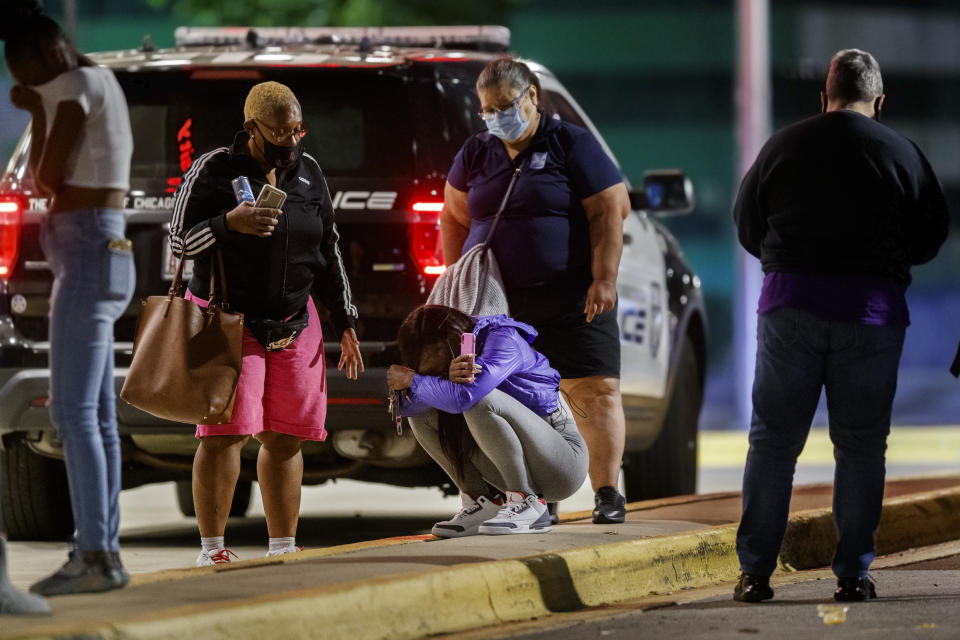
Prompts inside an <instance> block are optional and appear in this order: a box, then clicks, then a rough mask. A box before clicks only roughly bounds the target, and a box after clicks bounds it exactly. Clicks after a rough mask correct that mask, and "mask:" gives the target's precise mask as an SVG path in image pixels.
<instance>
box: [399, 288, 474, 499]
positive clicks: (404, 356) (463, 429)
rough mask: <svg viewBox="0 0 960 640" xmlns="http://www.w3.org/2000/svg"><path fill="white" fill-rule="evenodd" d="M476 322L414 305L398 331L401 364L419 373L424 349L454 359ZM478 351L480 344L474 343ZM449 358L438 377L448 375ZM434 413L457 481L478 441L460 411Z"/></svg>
mask: <svg viewBox="0 0 960 640" xmlns="http://www.w3.org/2000/svg"><path fill="white" fill-rule="evenodd" d="M476 324H477V323H476V321H475V320H474V319H473V318H471V317H470V316H468V315H467V314H465V313H463V312H462V311H459V310H457V309H454V308H452V307H444V306H440V305H431V304H427V305H423V306H420V307H417V308H416V309H414V310H413V311H411V312H410V315H408V316H407V318H406V319H405V320H404V321H403V324H401V325H400V331H399V332H398V333H397V346H398V347H399V348H400V359H401V360H402V362H403V365H404V366H405V367H409V368H410V369H413V370H414V371H416V372H418V373H420V368H421V360H422V359H423V356H424V353H426V352H437V353H440V354H446V353H449V354H450V360H453V358H454V354H458V353H459V352H460V336H461V335H462V334H464V333H469V332H471V331H473V328H474V327H475V326H476ZM479 350H480V345H478V346H477V351H478V352H479ZM450 360H448V361H447V364H446V367H445V369H446V370H445V371H444V372H443V374H442V375H441V376H440V377H442V378H447V377H448V376H449V369H450ZM437 414H438V416H437V427H438V429H439V437H440V448H441V449H442V450H443V452H444V454H446V456H447V457H448V458H449V459H450V460H451V461H452V462H453V467H454V469H455V471H456V473H457V476H459V477H457V478H453V480H454V481H455V482H458V483H459V482H460V481H461V479H462V478H463V469H464V467H465V466H466V464H467V461H468V460H469V459H470V457H471V456H472V455H473V454H474V452H475V451H476V450H477V443H476V441H475V440H474V439H473V436H471V435H470V431H469V430H468V429H467V423H466V421H465V420H464V419H463V414H460V413H457V414H452V413H447V412H445V411H437ZM473 497H474V498H476V497H477V496H473Z"/></svg>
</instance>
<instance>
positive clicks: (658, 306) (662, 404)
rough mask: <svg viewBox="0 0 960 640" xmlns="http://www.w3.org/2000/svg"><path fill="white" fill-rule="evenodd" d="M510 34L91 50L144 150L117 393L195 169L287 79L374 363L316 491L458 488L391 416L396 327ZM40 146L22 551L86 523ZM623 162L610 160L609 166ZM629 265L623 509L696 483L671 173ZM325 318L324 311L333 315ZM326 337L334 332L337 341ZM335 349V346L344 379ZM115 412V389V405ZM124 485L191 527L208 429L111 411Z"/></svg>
mask: <svg viewBox="0 0 960 640" xmlns="http://www.w3.org/2000/svg"><path fill="white" fill-rule="evenodd" d="M509 37H510V34H509V31H508V30H507V29H505V28H503V27H486V26H484V27H427V28H421V27H417V28H353V29H331V28H265V29H259V28H258V29H257V30H256V31H254V30H250V29H247V28H179V29H178V30H177V32H176V46H175V47H174V48H172V49H165V50H155V49H154V48H153V47H152V46H151V45H150V43H149V42H148V41H145V43H144V46H143V47H141V48H140V49H137V50H128V51H117V52H109V53H99V54H93V55H92V56H91V57H92V58H93V59H94V60H95V61H96V62H97V63H98V64H100V65H103V66H105V67H107V68H110V69H112V70H113V71H114V72H115V73H116V75H117V78H118V79H119V81H120V84H121V86H122V87H123V89H124V92H125V93H126V96H127V100H128V102H129V106H130V118H131V121H132V126H133V135H134V144H135V151H134V156H133V163H132V170H131V180H130V183H131V190H130V193H129V195H128V197H127V200H126V211H127V215H128V237H129V238H130V240H132V241H133V245H134V253H135V259H136V268H137V291H136V296H135V299H134V301H133V302H132V303H131V305H130V308H128V309H127V311H126V313H125V314H124V316H123V317H122V318H121V319H120V320H119V321H118V322H117V325H116V340H117V342H116V365H117V368H116V385H117V389H118V390H119V388H120V386H121V385H122V383H123V377H124V375H125V373H126V367H127V366H128V365H129V363H130V357H131V349H132V340H133V337H134V333H135V330H136V324H137V311H138V309H139V307H140V305H139V303H138V300H139V299H140V298H142V297H145V296H148V295H157V294H162V293H163V292H165V291H166V289H167V287H168V286H169V283H170V280H171V278H172V277H173V273H174V268H175V261H174V258H173V256H172V254H171V251H170V248H169V245H168V243H167V225H168V223H169V221H170V209H171V207H172V202H173V193H174V191H175V189H176V187H177V185H178V184H179V183H180V179H181V176H182V175H183V174H184V172H186V171H187V169H189V168H190V166H191V163H193V162H194V161H195V160H196V159H197V158H198V157H199V156H200V155H201V154H202V153H204V152H206V151H208V150H210V149H212V148H214V147H218V146H221V145H223V144H225V141H226V142H228V141H230V140H231V139H232V138H233V135H234V133H235V132H236V131H237V130H239V129H240V128H241V125H242V122H243V113H242V108H243V102H244V97H245V96H246V93H247V91H248V90H249V89H250V87H251V86H252V85H253V84H255V83H257V82H261V81H264V80H276V81H279V82H282V83H284V84H287V85H289V86H290V87H291V88H292V89H293V91H294V92H295V93H296V95H297V97H298V98H299V99H300V101H301V103H302V105H303V115H304V121H305V124H306V127H307V129H308V130H309V136H308V137H307V138H306V139H305V141H304V142H305V144H306V148H307V150H308V151H309V152H310V153H311V155H313V156H314V157H315V158H316V159H317V160H318V162H319V163H320V166H321V167H322V168H323V171H324V173H325V175H326V177H327V181H328V184H329V187H330V190H331V194H332V196H333V205H334V208H335V209H336V215H337V224H338V227H339V232H340V248H341V251H342V253H343V261H344V265H345V267H346V269H347V271H348V275H349V277H350V283H351V287H352V290H353V296H354V300H353V301H354V304H355V305H356V307H357V309H358V311H359V322H358V324H357V334H358V336H359V338H360V340H361V344H360V348H361V350H362V352H363V357H364V361H365V363H366V367H367V369H366V373H364V374H363V375H362V376H361V378H360V381H359V382H348V381H347V380H346V379H345V378H344V376H343V375H342V374H339V373H337V372H336V367H335V366H330V367H329V368H328V372H329V376H330V379H329V410H328V413H327V423H326V424H327V429H328V431H329V434H330V435H329V437H328V438H327V440H326V442H307V443H304V447H303V450H304V462H305V469H304V482H305V483H307V484H316V483H322V482H325V481H326V480H330V479H334V478H351V479H356V480H366V481H371V482H382V483H388V484H394V485H401V486H438V487H440V488H441V489H443V490H444V491H446V492H450V493H453V492H455V488H454V487H453V486H452V485H451V483H450V481H449V479H448V478H447V477H446V476H445V475H444V474H443V472H442V471H441V470H440V468H439V467H438V466H436V465H435V464H434V463H433V462H432V461H431V460H430V458H429V457H428V456H427V455H426V454H425V453H424V451H423V450H422V449H421V448H420V447H419V446H418V444H417V442H416V440H415V439H414V438H413V436H412V435H411V434H410V431H409V430H405V432H404V434H403V435H402V436H399V437H398V436H397V435H396V432H395V428H394V425H393V424H392V423H391V421H390V419H389V415H388V413H387V410H386V405H385V396H386V383H385V373H386V368H387V367H388V366H389V365H390V364H392V363H394V362H397V361H398V360H399V356H398V352H397V349H396V346H395V342H394V341H395V337H396V333H397V328H398V327H399V325H400V322H401V321H402V320H403V318H404V317H405V316H406V314H407V313H408V312H409V311H410V310H411V309H412V308H413V307H414V306H416V305H418V304H420V303H422V302H424V301H425V300H426V297H427V294H428V293H429V292H430V289H431V287H432V286H433V283H434V282H435V280H436V277H437V276H438V275H439V274H440V273H442V272H443V270H444V266H443V259H442V253H441V248H440V241H439V240H440V238H439V227H438V217H439V215H440V212H441V210H442V209H443V197H442V195H443V186H444V180H445V177H446V172H447V171H448V169H449V168H450V166H451V164H452V161H453V157H454V155H455V154H456V152H457V151H458V150H459V148H460V146H461V144H462V143H463V142H464V141H465V140H466V139H467V137H469V136H470V135H471V134H473V133H475V132H476V131H478V130H480V128H481V127H482V126H483V124H482V122H481V121H480V120H479V119H478V118H477V116H476V113H477V112H478V110H479V105H478V102H477V98H476V96H475V93H474V82H475V80H476V78H477V76H478V74H479V72H480V70H481V69H482V68H483V66H484V65H485V64H486V63H487V62H489V61H490V60H492V59H494V58H496V57H497V56H498V55H503V52H505V51H507V49H508V48H509ZM531 66H532V68H533V69H534V70H535V72H536V73H537V74H538V75H539V76H540V79H541V83H542V85H543V89H544V93H545V102H546V103H547V104H548V105H550V108H551V110H552V111H553V113H551V114H550V115H551V116H552V117H556V118H561V119H564V120H567V121H569V122H572V123H574V124H577V125H579V126H582V127H585V128H587V129H589V130H590V131H591V132H592V133H593V134H594V135H595V136H596V137H597V138H598V139H599V140H600V141H601V144H602V143H603V139H602V138H601V136H600V135H599V133H598V132H597V130H596V128H595V127H594V126H593V125H592V124H591V122H590V120H589V119H588V118H587V116H586V114H584V112H583V111H582V110H581V109H580V107H579V106H578V105H577V103H576V102H575V101H574V99H573V98H572V97H571V96H570V94H569V93H568V92H567V91H566V90H565V89H564V87H563V85H561V84H560V82H559V81H558V80H557V79H556V78H555V77H554V76H553V75H552V74H551V73H550V72H549V71H548V70H547V69H545V68H543V67H542V66H539V65H536V64H534V63H531ZM29 145H30V131H29V128H28V129H27V131H26V132H25V133H24V135H23V137H22V138H21V140H20V143H19V145H18V146H17V147H16V150H15V151H14V154H13V157H12V158H11V159H10V161H9V164H8V165H7V168H6V171H5V172H4V173H3V175H2V177H0V455H2V464H3V470H4V474H5V477H4V478H3V483H2V484H3V493H2V507H3V515H4V520H5V522H6V526H7V529H8V532H9V535H10V536H11V537H12V538H14V539H58V538H60V539H62V538H63V537H65V536H66V535H67V534H68V533H69V532H70V531H72V529H73V523H72V517H71V511H70V503H69V497H68V490H67V480H66V474H65V471H64V465H63V461H62V460H63V449H62V445H61V443H60V441H59V439H58V438H57V434H56V433H55V431H54V430H53V428H52V426H51V424H50V419H49V415H48V412H47V401H48V383H49V370H48V364H47V361H48V354H49V341H48V335H47V330H48V325H47V312H48V308H49V303H48V296H49V294H50V287H51V283H52V274H51V272H50V270H49V267H48V265H47V262H46V261H45V259H44V256H43V253H42V252H41V250H40V245H39V243H38V240H37V233H38V223H39V221H40V220H41V219H42V218H43V216H44V215H46V214H45V211H46V207H47V202H46V200H45V199H43V198H41V197H39V196H38V195H37V194H36V192H35V190H34V188H33V185H32V184H31V180H30V175H29V172H28V170H27V159H28V155H29ZM611 155H612V154H611ZM631 202H632V204H633V209H634V212H633V214H632V215H631V216H630V217H629V218H628V219H627V220H626V222H625V225H624V238H623V245H624V246H623V259H622V262H621V265H620V276H619V284H618V293H619V296H620V307H619V308H620V327H621V331H622V336H621V345H622V355H623V358H622V360H623V369H622V389H623V398H624V403H625V409H626V417H627V452H626V454H625V456H624V475H625V483H626V493H627V497H628V499H630V500H637V499H642V498H653V497H659V496H667V495H675V494H681V493H690V492H693V491H694V489H695V480H696V434H697V419H698V416H699V412H700V404H701V399H702V395H703V380H704V370H705V366H706V362H705V353H706V348H705V347H706V345H705V334H706V331H705V316H704V305H703V299H702V296H701V292H700V289H699V287H700V282H699V279H698V278H697V277H696V275H694V274H693V272H692V271H691V269H690V267H689V266H688V265H687V264H686V262H685V261H684V258H683V254H682V252H681V251H680V248H679V246H678V245H677V243H676V241H675V240H674V239H673V237H672V236H671V235H670V234H669V233H668V232H667V231H666V230H665V229H664V228H663V227H662V226H661V225H660V224H659V223H658V222H656V221H655V220H653V219H652V217H654V216H657V215H665V214H676V213H685V212H688V211H689V210H691V209H692V190H691V188H690V183H689V181H688V180H686V178H685V177H684V176H683V174H681V173H679V172H669V171H668V172H663V171H661V172H648V173H647V175H646V176H645V179H644V185H643V188H641V189H639V190H636V191H632V192H631ZM321 313H323V310H321ZM325 331H326V332H327V335H332V333H331V332H330V327H329V325H325ZM338 349H339V345H337V343H336V341H331V344H329V345H328V353H327V356H328V358H330V359H331V364H332V365H335V362H336V360H335V359H336V357H337V356H338ZM118 397H119V395H118ZM117 410H118V418H119V427H120V434H121V438H122V442H123V486H124V488H130V487H136V486H139V485H142V484H146V483H152V482H164V481H171V480H173V481H176V483H177V495H178V499H179V503H180V507H181V509H182V510H183V511H184V513H186V514H187V515H192V512H193V504H192V499H191V493H190V474H191V465H192V457H193V453H194V450H195V448H196V440H195V439H194V427H193V426H192V425H185V424H173V423H169V422H165V421H162V420H159V419H157V418H154V417H153V416H150V415H147V414H145V413H142V412H140V411H138V410H137V409H134V408H133V407H131V406H129V405H127V404H126V403H125V402H123V401H122V400H118V406H117ZM256 446H257V445H256V443H255V442H254V441H252V440H251V443H250V444H249V445H248V447H250V448H249V450H245V451H244V457H243V458H244V464H243V470H242V474H241V480H240V483H239V486H238V488H237V492H236V496H235V500H234V505H233V509H232V512H231V513H232V514H233V515H242V514H243V513H244V512H245V511H246V508H247V506H248V503H249V499H250V484H251V481H252V480H254V479H255V478H256Z"/></svg>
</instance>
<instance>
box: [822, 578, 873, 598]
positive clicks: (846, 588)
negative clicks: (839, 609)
mask: <svg viewBox="0 0 960 640" xmlns="http://www.w3.org/2000/svg"><path fill="white" fill-rule="evenodd" d="M876 597H877V587H876V585H875V584H873V580H871V579H870V578H838V579H837V590H836V591H834V592H833V599H834V600H836V601H837V602H864V601H866V600H872V599H873V598H876Z"/></svg>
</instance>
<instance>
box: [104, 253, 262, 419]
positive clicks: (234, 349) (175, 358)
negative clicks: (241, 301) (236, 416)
mask: <svg viewBox="0 0 960 640" xmlns="http://www.w3.org/2000/svg"><path fill="white" fill-rule="evenodd" d="M183 261H184V259H183V258H181V259H180V264H179V266H178V267H177V274H176V276H175V277H174V279H173V282H172V283H171V284H170V291H169V292H168V293H167V295H165V296H150V297H148V298H147V299H146V300H143V301H142V302H141V304H142V305H143V306H142V308H141V309H140V318H139V323H138V326H137V337H136V340H135V341H134V343H133V361H132V362H131V363H130V369H129V371H128V372H127V378H126V380H125V381H124V383H123V389H122V390H121V391H120V397H121V398H123V399H124V400H126V401H127V402H128V403H130V404H131V405H133V406H134V407H136V408H138V409H140V410H141V411H146V412H147V413H150V414H152V415H155V416H157V417H158V418H165V419H167V420H173V421H175V422H189V423H192V424H222V423H224V422H229V421H230V416H231V414H232V413H233V400H234V396H235V395H236V390H237V380H238V379H239V378H240V365H241V362H242V356H241V347H242V345H243V314H242V313H231V312H230V310H229V309H230V307H229V304H228V301H227V281H226V274H225V273H224V268H223V256H222V255H221V253H220V252H219V251H217V257H216V263H217V269H214V268H213V265H211V269H210V302H209V305H208V306H207V307H206V308H204V307H201V306H200V305H199V304H197V303H195V302H191V301H190V300H185V299H184V298H182V297H181V294H182V291H183ZM215 271H219V275H220V290H219V293H218V292H217V289H216V282H215V280H216V279H215V278H214V272H215Z"/></svg>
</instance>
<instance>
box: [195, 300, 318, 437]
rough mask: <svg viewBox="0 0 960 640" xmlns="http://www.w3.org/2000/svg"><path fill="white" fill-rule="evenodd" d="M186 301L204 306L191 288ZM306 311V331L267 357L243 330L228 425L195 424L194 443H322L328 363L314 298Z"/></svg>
mask: <svg viewBox="0 0 960 640" xmlns="http://www.w3.org/2000/svg"><path fill="white" fill-rule="evenodd" d="M184 297H185V298H186V299H187V300H193V301H194V302H196V303H198V304H200V305H203V306H206V305H207V301H206V300H202V299H200V298H197V297H196V296H194V295H193V294H192V293H191V292H190V290H189V289H187V291H186V294H185V296H184ZM307 312H308V313H309V315H310V324H309V326H307V328H306V329H305V330H304V331H303V333H301V334H300V335H299V336H298V337H297V339H296V340H295V341H294V343H293V344H292V345H290V346H289V347H287V348H286V349H283V350H282V351H270V352H268V351H267V350H266V349H264V348H263V346H262V345H261V344H260V343H259V342H257V339H256V338H255V337H254V336H253V334H252V333H251V332H250V330H249V329H248V328H246V327H244V328H243V369H242V370H241V372H240V380H239V382H237V397H236V399H235V400H234V403H233V415H232V420H231V421H230V422H228V423H226V424H198V425H197V437H198V438H202V437H203V436H238V435H253V434H256V433H260V432H261V431H276V432H278V433H285V434H287V435H291V436H297V437H298V438H303V439H304V440H324V439H326V437H327V431H326V429H324V428H323V424H324V420H325V419H326V417H327V364H326V358H325V357H324V354H323V330H322V329H321V328H320V318H319V317H318V316H317V309H316V307H315V306H314V304H313V299H312V298H311V299H310V300H309V301H308V302H307Z"/></svg>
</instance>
